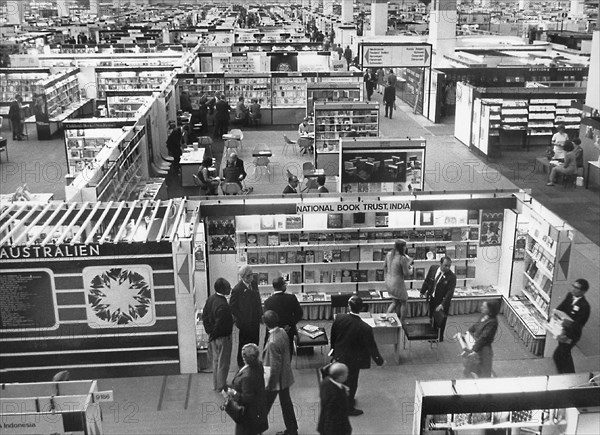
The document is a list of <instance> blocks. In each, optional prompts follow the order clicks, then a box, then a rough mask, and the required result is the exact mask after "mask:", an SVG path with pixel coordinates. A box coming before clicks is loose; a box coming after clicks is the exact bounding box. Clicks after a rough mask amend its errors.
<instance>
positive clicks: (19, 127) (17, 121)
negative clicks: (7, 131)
mask: <svg viewBox="0 0 600 435" xmlns="http://www.w3.org/2000/svg"><path fill="white" fill-rule="evenodd" d="M21 104H23V97H21V96H20V95H15V98H14V100H12V101H11V102H10V107H9V109H8V119H10V123H11V127H12V135H13V139H14V140H23V137H24V136H23V114H22V113H21Z"/></svg>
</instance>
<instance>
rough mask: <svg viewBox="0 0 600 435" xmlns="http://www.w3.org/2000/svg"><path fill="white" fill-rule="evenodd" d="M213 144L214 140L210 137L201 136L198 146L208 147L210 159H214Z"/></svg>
mask: <svg viewBox="0 0 600 435" xmlns="http://www.w3.org/2000/svg"><path fill="white" fill-rule="evenodd" d="M212 144H213V140H212V138H211V137H210V136H200V137H199V138H198V145H199V146H204V147H206V150H207V151H209V152H210V157H213V151H212Z"/></svg>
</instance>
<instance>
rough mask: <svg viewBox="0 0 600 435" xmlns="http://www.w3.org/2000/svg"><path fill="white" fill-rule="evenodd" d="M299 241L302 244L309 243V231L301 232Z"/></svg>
mask: <svg viewBox="0 0 600 435" xmlns="http://www.w3.org/2000/svg"><path fill="white" fill-rule="evenodd" d="M299 243H300V244H301V245H306V244H308V233H305V232H302V233H300V239H299Z"/></svg>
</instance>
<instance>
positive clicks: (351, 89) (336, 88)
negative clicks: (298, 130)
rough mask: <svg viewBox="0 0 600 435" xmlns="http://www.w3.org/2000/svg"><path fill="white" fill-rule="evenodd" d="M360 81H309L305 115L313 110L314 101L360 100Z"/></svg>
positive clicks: (361, 87)
mask: <svg viewBox="0 0 600 435" xmlns="http://www.w3.org/2000/svg"><path fill="white" fill-rule="evenodd" d="M362 89H363V86H362V83H337V82H329V81H327V82H318V83H309V84H308V85H307V88H306V115H307V116H309V115H310V114H311V113H312V112H313V110H314V107H313V106H314V104H315V103H324V102H340V101H350V102H360V101H362Z"/></svg>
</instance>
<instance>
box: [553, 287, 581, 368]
mask: <svg viewBox="0 0 600 435" xmlns="http://www.w3.org/2000/svg"><path fill="white" fill-rule="evenodd" d="M589 288H590V284H589V282H588V281H587V280H585V279H582V278H580V279H576V280H575V282H574V283H573V286H572V288H571V292H570V293H569V294H568V295H567V296H566V297H565V299H564V300H563V301H562V302H561V303H560V304H559V305H558V307H556V309H555V310H554V311H562V312H563V313H565V314H567V315H568V316H569V317H570V318H571V319H572V322H571V321H566V322H565V323H564V324H563V334H561V335H559V336H558V337H557V339H558V346H557V348H556V350H555V351H554V354H553V355H552V358H553V359H554V364H556V368H557V370H558V373H561V374H562V373H575V365H574V364H573V357H572V356H571V349H573V346H575V344H576V343H577V342H578V341H579V339H580V338H581V332H582V330H583V327H584V326H585V323H586V322H587V321H588V319H589V317H590V304H589V302H588V301H587V300H586V298H585V293H586V292H587V291H588V289H589Z"/></svg>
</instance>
